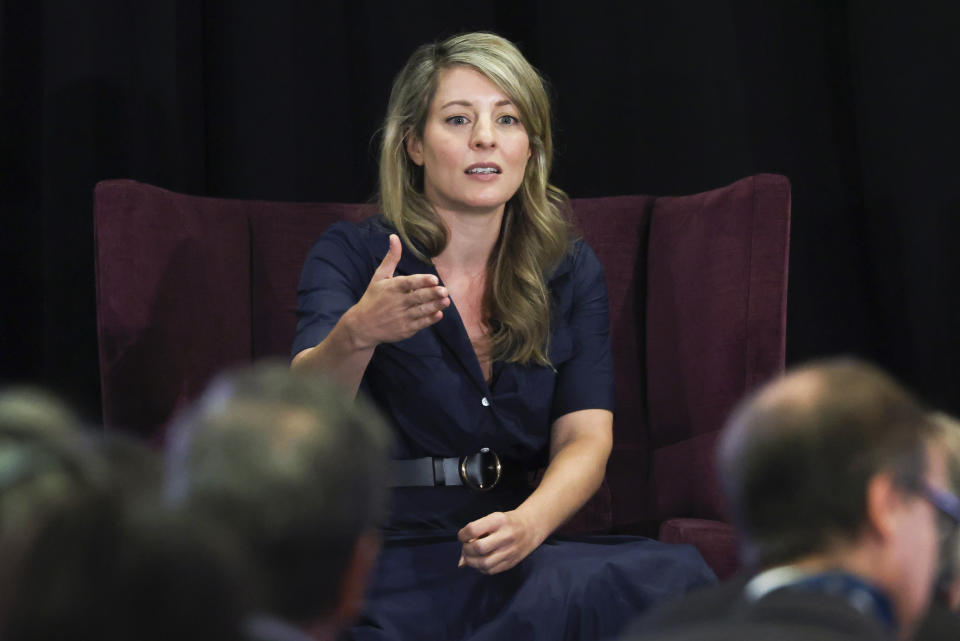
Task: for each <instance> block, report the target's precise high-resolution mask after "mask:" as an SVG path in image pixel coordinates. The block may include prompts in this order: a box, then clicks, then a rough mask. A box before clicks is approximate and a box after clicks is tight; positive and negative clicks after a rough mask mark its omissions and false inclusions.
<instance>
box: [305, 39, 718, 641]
mask: <svg viewBox="0 0 960 641" xmlns="http://www.w3.org/2000/svg"><path fill="white" fill-rule="evenodd" d="M552 154H553V141H552V137H551V131H550V105H549V100H548V98H547V93H546V90H545V88H544V83H543V81H542V79H541V77H540V76H539V74H538V73H537V71H536V70H535V69H534V68H533V67H532V66H531V65H530V64H529V63H528V62H527V61H526V60H525V59H524V57H523V55H522V54H521V53H520V52H519V51H518V50H517V48H516V47H515V46H514V45H513V44H511V43H510V42H509V41H507V40H505V39H503V38H501V37H499V36H496V35H493V34H489V33H470V34H463V35H459V36H454V37H452V38H449V39H447V40H445V41H443V42H441V43H439V44H432V45H425V46H422V47H420V48H419V49H417V50H416V51H415V52H414V53H413V55H412V56H411V57H410V59H409V60H408V62H407V64H406V66H405V67H404V68H403V69H402V70H401V71H400V73H399V74H398V76H397V78H396V80H395V81H394V86H393V91H392V93H391V95H390V102H389V106H388V110H387V117H386V121H385V124H384V134H383V146H382V150H381V160H380V205H381V207H382V210H383V214H382V216H378V217H375V218H372V219H370V220H367V221H365V222H364V223H361V224H359V225H351V224H347V223H338V224H336V225H333V226H331V228H330V229H328V230H327V232H325V233H324V235H323V236H322V237H321V238H320V239H319V240H318V241H317V243H316V244H315V245H314V247H313V248H312V249H311V251H310V253H309V255H308V257H307V260H306V264H305V265H304V269H303V276H302V278H301V283H300V289H299V294H298V295H299V317H300V321H299V324H298V328H297V337H296V339H295V342H294V346H293V354H294V358H293V367H294V368H295V369H298V370H303V371H312V372H318V373H323V374H325V375H328V376H331V377H333V378H335V379H336V380H338V381H339V382H340V383H341V384H342V385H344V386H345V387H346V388H347V389H349V390H351V391H353V392H357V391H358V390H362V391H363V392H364V393H366V394H367V395H369V396H370V397H371V398H372V399H373V400H374V401H375V402H376V403H377V404H378V405H379V407H380V408H381V410H382V411H383V412H384V413H385V414H386V415H387V416H388V417H389V418H390V420H391V423H392V424H393V427H394V429H395V433H396V438H397V445H396V449H395V453H394V457H395V459H396V460H395V461H394V462H393V463H394V466H393V470H392V472H393V479H394V484H395V486H396V487H395V489H394V493H393V498H394V504H393V514H392V516H391V519H390V522H389V523H388V524H387V525H386V526H385V529H384V533H385V546H384V552H383V555H382V557H381V560H380V563H379V567H378V570H377V575H376V576H375V577H374V581H373V588H372V590H371V591H370V593H369V594H368V607H367V612H366V613H365V615H364V619H363V621H362V622H361V623H362V624H361V625H359V626H357V627H356V628H354V630H353V632H352V633H353V635H354V637H355V638H358V639H380V638H385V639H386V638H389V639H406V638H443V639H468V638H469V639H481V638H488V637H489V638H493V637H497V638H514V637H516V638H520V637H523V638H527V639H530V638H534V639H540V638H543V639H547V638H550V639H555V638H569V637H574V638H584V639H589V638H600V637H604V636H609V635H611V634H615V633H616V632H618V631H619V630H620V629H621V627H622V626H623V624H624V623H625V622H626V621H627V620H628V619H629V618H631V617H632V616H633V615H635V614H636V612H637V611H639V609H641V608H643V607H645V606H646V605H648V604H649V603H651V602H652V601H653V600H654V599H656V598H662V597H664V596H667V595H670V594H676V593H681V592H684V591H686V590H688V589H689V588H691V587H694V586H696V585H699V584H703V583H706V582H709V581H712V580H713V576H712V573H711V572H710V570H709V569H708V568H707V567H706V565H705V564H704V563H703V561H702V559H701V558H700V557H699V555H698V554H697V553H696V551H695V550H693V549H692V548H687V547H680V546H667V545H663V544H659V543H656V542H653V541H649V540H644V539H635V538H623V537H618V538H617V539H615V543H616V544H613V541H614V540H613V539H609V538H605V539H598V540H596V541H593V542H586V541H585V540H583V539H580V540H577V541H571V540H563V539H560V538H558V537H554V536H551V534H552V533H553V531H554V530H555V529H556V528H557V527H558V526H559V525H560V524H562V523H563V522H564V521H565V520H566V519H568V518H569V517H570V516H572V515H573V514H574V513H575V512H576V511H577V510H578V509H579V508H580V507H581V506H582V505H583V504H584V503H585V502H586V501H587V500H588V499H589V498H590V496H591V495H593V493H594V492H595V491H596V490H597V488H598V487H599V485H600V483H601V482H602V480H603V474H604V469H605V466H606V461H607V457H608V456H609V453H610V448H611V443H612V424H613V413H612V410H613V363H612V358H611V354H610V344H609V309H608V303H607V296H606V287H605V283H604V277H603V269H602V267H601V265H600V264H599V261H598V260H597V258H596V256H595V254H594V253H593V251H592V250H591V249H590V248H589V247H588V246H587V245H586V244H585V243H584V242H583V241H582V240H581V239H575V238H573V236H572V234H571V230H570V226H569V223H568V220H567V216H566V213H567V208H568V203H567V198H566V195H565V194H564V193H563V192H562V191H560V190H559V189H557V188H556V187H553V186H552V185H550V184H549V182H548V179H549V174H550V168H551V162H552ZM544 465H546V470H545V472H544V474H543V478H542V480H541V482H540V483H539V485H538V486H537V487H536V489H535V490H532V491H531V489H530V486H529V483H528V481H527V479H528V475H529V473H530V472H531V471H532V470H536V469H538V468H542V467H543V466H544ZM344 491H349V488H344ZM601 541H602V542H603V543H605V544H600V543H601Z"/></svg>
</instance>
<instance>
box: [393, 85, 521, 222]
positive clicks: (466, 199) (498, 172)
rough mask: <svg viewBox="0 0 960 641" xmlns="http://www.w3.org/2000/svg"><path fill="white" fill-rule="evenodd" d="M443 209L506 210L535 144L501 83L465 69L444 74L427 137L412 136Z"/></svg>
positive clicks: (433, 197)
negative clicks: (501, 89) (496, 83)
mask: <svg viewBox="0 0 960 641" xmlns="http://www.w3.org/2000/svg"><path fill="white" fill-rule="evenodd" d="M407 153H408V154H409V155H410V158H411V159H412V160H413V162H415V163H416V164H417V165H419V166H421V167H423V176H424V178H423V190H424V195H425V196H426V197H427V200H428V201H430V203H431V204H432V205H433V206H434V207H436V208H437V209H438V210H446V211H457V212H477V213H488V212H496V211H497V210H498V209H499V210H500V211H502V210H503V207H504V205H505V204H506V202H507V201H508V200H509V199H510V198H511V197H512V196H513V195H514V193H516V191H517V189H518V188H519V187H520V183H521V182H522V181H523V174H524V170H525V168H526V166H527V159H528V158H530V140H529V138H528V137H527V131H526V129H524V126H523V123H522V122H520V112H519V111H518V110H517V108H516V106H515V105H514V104H513V103H512V102H510V99H509V98H507V96H506V95H504V94H503V92H502V91H500V89H498V88H497V86H496V85H495V84H493V83H492V82H490V80H488V79H487V78H486V76H484V75H483V74H481V73H480V72H478V71H476V70H474V69H472V68H470V67H463V66H456V67H450V68H448V69H444V70H442V71H441V72H440V74H439V76H438V82H437V91H436V94H435V95H434V97H433V102H431V104H430V111H429V112H428V114H427V122H426V125H425V126H424V130H423V138H422V139H420V138H417V137H416V136H415V135H410V136H408V137H407Z"/></svg>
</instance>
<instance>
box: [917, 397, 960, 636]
mask: <svg viewBox="0 0 960 641" xmlns="http://www.w3.org/2000/svg"><path fill="white" fill-rule="evenodd" d="M933 420H934V422H935V423H936V424H937V440H938V441H939V443H940V445H941V446H942V447H943V449H944V451H945V452H946V455H947V469H948V470H949V473H950V489H951V490H952V491H953V493H954V494H960V422H957V420H956V419H954V418H952V417H950V416H947V415H945V414H934V415H933ZM940 522H941V527H942V528H943V529H944V532H943V544H942V547H941V550H940V568H939V570H938V572H937V579H936V582H935V583H934V589H933V603H932V604H931V605H930V611H929V612H928V613H927V616H926V618H924V620H923V623H922V624H921V625H920V629H919V630H917V636H916V639H917V641H933V640H935V639H960V530H958V528H957V527H956V525H955V524H954V523H953V522H951V521H950V520H949V519H947V518H945V517H941V521H940Z"/></svg>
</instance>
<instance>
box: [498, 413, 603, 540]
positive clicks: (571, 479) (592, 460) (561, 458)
mask: <svg viewBox="0 0 960 641" xmlns="http://www.w3.org/2000/svg"><path fill="white" fill-rule="evenodd" d="M612 424H613V415H612V413H610V412H608V411H606V410H583V411H580V412H573V413H571V414H567V415H565V416H562V417H560V418H559V419H558V420H557V422H556V423H555V424H554V426H553V434H552V436H551V447H550V450H551V458H550V464H549V465H548V466H547V469H546V471H545V472H544V475H543V479H542V480H541V481H540V485H539V486H538V487H537V489H536V490H535V491H534V492H533V493H532V494H531V495H530V497H529V498H527V500H526V501H524V502H523V503H522V504H521V505H520V506H519V507H518V508H517V510H516V511H517V512H518V513H520V515H522V517H523V519H524V521H526V522H527V523H528V524H529V526H530V527H531V528H532V529H533V530H534V532H535V533H536V535H537V538H538V539H539V541H540V542H542V541H543V540H544V539H545V538H546V537H547V536H549V535H550V534H551V533H552V532H553V531H554V530H556V529H557V528H558V527H559V526H560V525H562V524H563V523H564V521H566V520H567V519H569V518H570V517H571V516H573V515H574V514H575V513H576V511H577V510H579V509H580V508H581V507H583V505H584V504H585V503H586V502H587V501H588V500H589V499H590V497H592V496H593V495H594V493H595V492H596V491H597V489H598V488H599V487H600V484H601V483H602V482H603V477H604V473H605V471H606V465H607V459H608V458H609V456H610V449H611V447H612V441H613V437H612Z"/></svg>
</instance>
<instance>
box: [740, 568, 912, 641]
mask: <svg viewBox="0 0 960 641" xmlns="http://www.w3.org/2000/svg"><path fill="white" fill-rule="evenodd" d="M781 589H791V590H802V591H805V592H818V593H820V594H829V595H832V596H836V597H840V598H842V599H844V600H845V601H846V602H847V603H848V604H849V605H850V607H852V608H853V609H854V610H856V611H857V612H860V613H861V614H863V615H864V616H868V617H871V618H873V619H874V620H876V621H878V622H879V623H880V625H882V626H883V627H884V628H885V629H886V630H888V631H890V632H891V633H896V630H897V619H896V616H895V615H894V613H893V606H892V605H891V603H890V599H889V598H888V597H887V595H886V594H884V593H883V592H882V591H881V590H880V589H879V588H877V587H876V586H873V585H870V584H869V583H867V582H866V581H864V580H863V579H861V578H860V577H858V576H856V575H853V574H850V573H848V572H843V571H840V570H831V571H828V572H817V573H810V572H805V571H803V570H801V569H799V568H796V567H793V566H790V565H784V566H780V567H776V568H771V569H769V570H767V571H765V572H761V573H760V574H758V575H757V576H755V577H753V578H752V579H751V580H750V581H749V583H747V585H746V586H745V587H744V590H743V592H744V596H745V597H746V598H747V600H748V601H753V602H756V601H759V600H760V599H762V598H763V597H765V596H766V595H768V594H770V593H771V592H774V591H776V590H781Z"/></svg>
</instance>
